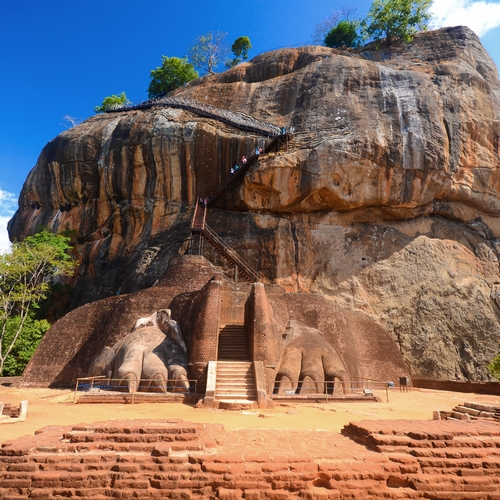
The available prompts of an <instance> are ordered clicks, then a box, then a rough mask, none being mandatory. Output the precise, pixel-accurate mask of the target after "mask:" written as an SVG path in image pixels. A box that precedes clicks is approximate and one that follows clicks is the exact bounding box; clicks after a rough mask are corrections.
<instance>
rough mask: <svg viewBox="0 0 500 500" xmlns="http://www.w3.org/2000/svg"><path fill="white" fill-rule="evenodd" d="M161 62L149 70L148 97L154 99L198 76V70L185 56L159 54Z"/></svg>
mask: <svg viewBox="0 0 500 500" xmlns="http://www.w3.org/2000/svg"><path fill="white" fill-rule="evenodd" d="M161 59H162V63H161V66H159V67H158V68H156V69H153V70H151V82H150V83H149V87H148V97H149V98H150V99H154V98H155V97H160V96H162V95H164V94H167V93H168V92H170V91H172V90H174V89H176V88H177V87H182V85H184V84H186V83H187V82H190V81H191V80H195V79H196V78H198V72H197V71H196V70H195V69H194V66H193V65H192V64H191V63H189V62H188V60H187V57H185V58H183V59H181V58H180V57H166V56H161Z"/></svg>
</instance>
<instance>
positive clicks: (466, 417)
mask: <svg viewBox="0 0 500 500" xmlns="http://www.w3.org/2000/svg"><path fill="white" fill-rule="evenodd" d="M451 417H452V418H454V419H456V420H470V415H469V414H468V413H462V412H459V411H456V410H453V411H452V412H451Z"/></svg>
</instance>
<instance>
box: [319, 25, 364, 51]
mask: <svg viewBox="0 0 500 500" xmlns="http://www.w3.org/2000/svg"><path fill="white" fill-rule="evenodd" d="M358 25H359V23H358V22H356V21H349V20H348V19H344V20H343V21H340V22H339V23H338V24H337V26H335V27H334V28H332V29H331V30H330V31H329V32H328V34H327V35H326V36H325V45H326V46H327V47H331V48H344V47H357V46H358V45H359V44H360V41H361V37H360V36H359V35H358Z"/></svg>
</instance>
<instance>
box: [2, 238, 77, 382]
mask: <svg viewBox="0 0 500 500" xmlns="http://www.w3.org/2000/svg"><path fill="white" fill-rule="evenodd" d="M68 242H69V238H66V237H64V236H61V235H55V234H52V233H49V232H47V231H41V232H39V233H37V234H35V235H34V236H28V237H27V238H25V239H24V240H23V241H22V242H19V243H14V244H13V245H12V249H11V251H10V252H8V253H5V254H2V255H0V374H3V371H4V366H5V367H6V368H7V366H8V373H9V374H10V375H12V374H17V373H19V371H22V368H23V367H24V365H25V363H24V364H23V361H25V362H27V361H28V360H29V357H30V355H31V354H32V353H33V352H34V349H35V347H36V345H34V344H35V343H37V342H38V341H39V340H40V338H41V336H42V335H43V333H44V332H45V331H46V330H47V329H48V326H49V325H48V323H47V322H40V321H37V320H36V319H35V318H34V313H35V311H36V309H38V308H39V305H40V302H41V301H42V300H43V299H45V298H46V297H47V295H48V294H49V292H50V290H51V286H52V284H53V282H54V278H56V277H57V276H61V275H71V274H72V273H73V269H74V267H75V262H74V261H73V260H72V259H71V256H70V255H69V253H68V250H69V249H70V246H69V245H68ZM14 354H15V356H14V359H11V360H10V361H7V358H8V357H9V355H14Z"/></svg>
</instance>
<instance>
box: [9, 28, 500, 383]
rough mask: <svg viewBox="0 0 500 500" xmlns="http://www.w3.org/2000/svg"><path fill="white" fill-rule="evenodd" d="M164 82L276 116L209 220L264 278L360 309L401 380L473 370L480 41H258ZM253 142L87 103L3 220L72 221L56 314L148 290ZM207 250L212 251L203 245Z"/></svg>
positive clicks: (490, 156)
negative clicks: (398, 366) (72, 258)
mask: <svg viewBox="0 0 500 500" xmlns="http://www.w3.org/2000/svg"><path fill="white" fill-rule="evenodd" d="M177 95H179V96H184V97H189V98H192V99H195V100H197V101H200V102H204V103H208V104H211V105H213V106H217V107H220V108H224V109H229V110H232V111H242V112H245V113H247V114H249V115H252V116H254V117H255V118H257V119H260V120H262V121H267V122H270V123H275V124H277V125H280V126H289V125H290V126H293V127H295V128H296V131H297V134H296V136H295V138H294V139H293V141H292V142H291V143H290V144H289V145H288V149H287V150H286V151H282V152H281V153H278V154H269V155H263V156H262V157H261V158H260V161H259V165H258V168H255V169H253V170H252V171H251V172H250V173H249V174H248V175H247V176H246V177H245V182H244V184H243V185H242V186H241V188H240V189H239V190H238V191H237V192H235V193H234V194H233V195H231V197H230V198H229V199H228V202H227V209H228V210H216V209H214V210H210V213H209V223H210V225H211V227H213V228H214V229H215V230H216V231H217V232H218V234H219V235H220V236H221V237H223V238H224V239H225V240H226V241H227V242H228V243H229V244H231V245H232V246H233V247H234V248H236V249H237V250H238V251H239V252H240V253H241V255H242V256H243V257H245V258H246V259H247V260H248V261H249V262H250V263H251V264H252V265H253V266H254V267H255V268H257V270H258V271H259V272H260V273H261V274H262V275H263V276H265V280H266V281H267V282H269V283H276V284H279V285H280V286H282V287H283V288H285V289H286V290H287V291H289V292H297V291H301V292H314V293H317V294H321V295H323V297H324V298H326V299H327V300H331V301H333V303H334V306H335V307H336V308H340V309H344V310H347V311H351V312H360V313H362V314H363V315H367V316H369V317H370V318H371V319H372V320H374V321H375V322H377V323H378V324H379V325H381V326H383V327H384V328H385V329H387V331H388V332H389V333H390V334H391V335H392V336H393V338H394V339H395V340H396V341H397V342H399V345H400V348H401V351H402V353H403V355H404V357H405V360H406V362H407V363H408V366H409V367H410V368H411V372H412V374H414V375H424V376H440V377H451V378H459V379H460V378H471V379H486V378H487V372H486V368H485V365H486V364H487V363H488V362H489V361H490V360H491V359H492V357H494V356H495V355H496V353H497V352H498V342H499V340H500V325H499V322H498V320H499V314H500V310H499V308H498V305H497V303H496V302H495V300H494V298H492V297H491V296H490V294H491V291H492V288H493V287H494V285H495V283H496V282H498V283H500V273H499V269H498V258H499V250H500V240H499V237H500V218H499V214H500V210H499V209H500V189H499V188H500V168H499V167H500V162H499V154H500V85H499V81H498V72H497V70H496V68H495V66H494V64H493V62H492V60H491V59H490V58H489V56H488V54H487V53H486V52H485V51H484V49H483V48H482V46H481V44H480V42H479V40H478V38H477V37H476V36H475V35H474V33H473V32H471V31H470V30H469V29H467V28H464V27H457V28H447V29H442V30H437V31H434V32H430V33H426V34H421V35H418V36H416V38H415V41H414V42H412V43H410V44H406V43H401V44H395V45H393V46H392V47H391V48H390V50H388V49H385V48H383V49H382V50H375V49H374V48H370V47H365V48H362V49H360V50H357V51H353V52H339V51H336V50H333V49H328V48H324V47H304V48H300V49H286V50H285V49H283V50H279V51H275V52H270V53H266V54H262V55H260V56H258V57H256V58H254V59H253V60H252V61H250V62H248V63H245V64H241V65H239V66H237V67H236V68H234V69H232V70H230V71H227V72H225V73H222V74H219V75H215V76H213V77H206V78H203V79H200V80H198V81H196V82H193V83H191V84H190V85H187V86H186V87H183V88H182V89H179V90H178V91H177ZM262 140H263V138H262V137H260V136H258V135H256V134H248V133H244V132H241V131H238V130H236V129H234V128H233V127H231V126H230V125H227V124H222V123H221V122H218V121H216V120H212V119H207V118H200V117H199V116H197V115H195V114H193V113H190V112H188V111H183V110H178V109H171V108H151V109H148V110H131V111H127V112H121V113H112V114H107V115H101V116H95V117H93V118H91V119H89V120H87V121H86V122H84V123H83V124H81V125H79V126H77V127H75V128H73V129H70V130H68V131H66V132H64V133H63V134H61V135H60V136H58V137H57V138H56V139H54V140H53V141H52V142H50V143H49V144H48V145H47V146H46V148H45V149H44V150H43V152H42V154H41V156H40V159H39V161H38V163H37V165H36V167H35V168H34V169H33V170H32V172H31V173H30V175H29V177H28V179H27V181H26V183H25V186H24V188H23V191H22V193H21V197H20V207H19V210H18V212H17V213H16V215H15V216H14V219H13V220H12V221H11V223H10V226H9V228H10V234H11V236H12V237H17V238H19V237H23V236H25V235H27V234H30V233H31V232H33V231H34V230H35V229H36V227H38V226H39V225H41V224H45V225H48V226H49V227H51V228H53V229H56V230H59V231H61V230H65V229H68V230H72V231H75V232H76V241H77V243H76V245H75V253H76V256H77V258H78V259H79V261H80V262H81V266H80V269H79V274H78V277H77V278H76V279H75V282H74V285H75V292H74V294H73V296H72V303H71V307H76V306H77V305H81V304H84V303H87V302H90V301H92V300H95V299H100V298H102V297H106V296H110V295H114V294H116V293H117V292H121V293H123V292H133V291H136V290H139V289H141V288H145V287H148V286H151V285H153V284H154V283H155V282H156V281H157V280H158V279H159V278H160V277H161V276H162V275H163V273H164V271H165V269H166V267H167V262H168V259H169V258H170V257H171V256H172V255H176V254H183V253H185V252H186V250H187V241H188V237H189V221H190V217H191V214H192V209H193V207H194V203H195V202H196V199H197V198H198V197H199V196H202V197H204V196H209V197H210V196H212V195H214V194H215V193H216V192H217V190H218V189H219V187H220V185H221V183H223V182H224V180H225V179H227V178H228V177H229V170H230V168H231V166H233V165H234V164H235V163H236V162H237V161H238V159H239V158H241V156H242V155H243V154H248V153H249V152H250V151H251V150H252V148H254V147H255V145H256V144H258V143H259V142H261V141H262ZM206 255H207V257H208V258H210V259H211V260H213V261H214V262H215V263H220V262H219V261H217V258H216V256H215V255H213V254H211V253H210V252H207V253H206Z"/></svg>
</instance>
